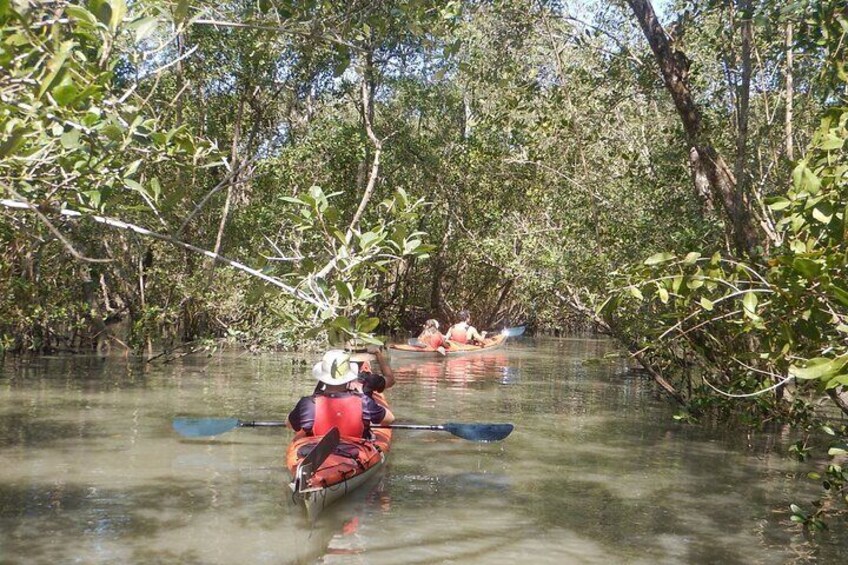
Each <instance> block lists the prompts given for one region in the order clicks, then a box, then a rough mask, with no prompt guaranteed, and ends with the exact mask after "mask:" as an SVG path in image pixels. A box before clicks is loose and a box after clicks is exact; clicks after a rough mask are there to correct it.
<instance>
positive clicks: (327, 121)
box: [0, 0, 848, 525]
mask: <svg viewBox="0 0 848 565" xmlns="http://www.w3.org/2000/svg"><path fill="white" fill-rule="evenodd" d="M666 9H667V13H666V14H665V15H663V16H662V17H661V18H659V19H658V18H657V16H656V14H655V13H654V10H653V7H652V5H651V3H650V2H648V1H646V0H627V1H625V2H613V3H608V2H598V3H579V2H574V3H572V2H565V1H561V2H560V1H538V2H531V1H528V0H498V1H496V2H458V1H450V2H436V1H433V0H403V1H399V2H386V3H382V2H371V1H369V0H353V1H351V2H346V3H332V2H314V1H294V0H259V1H254V0H236V1H232V2H224V3H201V2H190V1H188V0H176V1H158V0H157V1H152V0H141V1H137V2H130V3H128V2H125V1H124V0H90V1H84V2H83V1H80V2H72V1H67V0H60V1H57V2H51V3H43V2H30V1H28V0H0V65H1V66H2V70H3V72H2V73H0V130H2V140H0V191H2V198H3V199H2V201H0V202H2V208H3V212H2V216H0V258H2V259H0V348H2V349H3V350H13V351H47V350H56V349H60V350H79V349H83V350H85V349H91V348H93V347H99V348H101V349H104V350H105V349H108V348H109V347H111V346H115V345H116V344H117V345H119V346H120V347H125V348H127V349H129V350H133V351H139V350H142V349H144V348H147V349H148V350H149V351H152V350H153V349H154V348H159V347H163V346H164V347H177V346H185V345H186V344H189V345H191V346H193V347H196V346H197V345H198V344H201V345H202V344H204V343H206V340H212V339H227V340H231V341H235V342H238V343H240V344H242V345H244V346H246V347H250V348H294V347H300V346H303V345H307V344H309V343H311V342H313V341H314V342H321V341H323V340H326V339H327V338H329V339H330V340H331V341H334V342H338V341H342V340H346V339H349V338H355V339H360V340H363V341H368V342H375V341H377V338H376V337H375V334H376V333H382V334H385V333H389V332H394V331H414V330H416V329H417V328H418V327H419V326H420V323H421V322H422V321H423V320H424V319H425V318H429V317H437V318H439V319H441V320H443V321H447V320H449V319H451V318H453V317H454V315H455V313H456V312H457V311H458V310H460V309H463V308H469V309H471V310H472V312H473V313H474V315H475V317H476V322H477V325H478V326H481V327H483V328H492V327H496V326H498V325H504V324H511V323H515V322H519V321H520V322H527V323H529V324H530V326H531V328H532V329H535V330H537V331H542V332H544V331H548V332H558V331H563V330H573V329H581V328H584V329H585V328H595V329H601V330H603V331H606V332H609V333H611V334H613V335H614V336H616V337H617V338H618V339H620V340H621V341H622V343H623V344H624V345H625V346H626V347H627V349H629V351H630V353H631V355H632V357H633V358H634V359H635V360H637V361H638V362H639V363H641V364H642V366H643V368H644V370H645V371H647V373H648V374H649V375H650V376H651V377H652V378H654V379H655V380H656V381H657V383H658V385H659V386H660V387H661V388H662V390H664V391H665V392H667V393H668V394H669V395H671V396H672V397H673V398H675V399H676V400H677V401H678V402H680V403H681V404H682V405H683V410H682V411H681V416H680V417H681V418H684V419H688V420H694V419H697V418H707V417H714V418H719V417H721V418H730V419H732V420H735V421H741V422H744V423H745V424H746V425H752V426H763V425H766V424H768V423H771V422H787V423H791V424H796V425H798V426H799V428H800V429H802V430H803V431H804V432H805V433H810V434H812V432H815V431H816V430H825V431H826V432H827V433H828V434H832V435H833V436H835V437H836V439H835V440H834V441H835V442H837V443H835V444H834V445H828V447H830V448H832V451H831V452H832V453H833V454H834V455H836V456H839V454H840V453H841V452H840V451H839V450H841V449H843V448H844V429H842V428H841V427H840V425H839V423H838V422H834V420H833V418H834V417H835V415H838V414H841V413H848V400H846V398H845V388H846V386H848V369H847V368H848V349H846V334H848V330H846V327H848V322H846V319H845V316H846V315H848V312H846V309H848V284H846V283H845V275H846V273H845V263H846V248H845V237H846V235H845V234H846V230H845V226H846V223H845V222H846V218H845V214H846V203H848V194H846V192H845V190H846V189H845V186H846V183H845V175H846V170H848V163H847V162H846V160H845V152H844V147H845V137H846V119H848V118H846V116H848V114H846V111H845V108H844V105H845V102H846V100H845V96H846V86H845V85H846V82H848V80H846V79H848V76H846V67H845V60H846V57H845V49H846V47H845V35H846V30H848V20H846V17H848V16H846V13H845V8H844V3H841V2H837V1H835V0H801V1H797V2H791V3H783V2H776V1H762V2H751V1H750V0H701V1H695V0H687V1H684V0H681V1H679V2H676V3H673V4H671V5H670V6H666ZM660 20H662V24H661V23H660ZM646 258H647V259H646ZM823 399H824V400H826V404H823V403H821V402H820V401H821V400H823ZM828 437H831V436H830V435H828ZM814 438H815V436H813V435H810V436H809V437H808V438H807V437H805V439H802V440H801V442H800V443H799V444H798V446H797V449H796V451H797V453H798V454H799V455H801V456H806V455H807V454H808V452H809V450H810V448H811V447H812V446H813V445H815V444H816V443H817V441H818V440H815V439H814ZM838 442H842V443H838ZM819 443H821V442H819ZM826 473H827V474H828V478H827V480H826V484H827V488H828V489H829V490H830V492H833V493H837V494H838V495H839V496H844V494H845V492H844V488H845V486H844V485H845V474H844V472H843V471H842V468H841V467H839V465H838V464H837V463H836V462H833V464H832V465H830V467H829V468H828V469H827V471H826ZM833 499H834V500H836V499H837V497H836V496H834V497H833ZM822 508H824V505H823V506H822ZM820 510H821V509H819V511H820ZM819 511H816V512H807V511H805V510H803V509H800V508H799V509H798V510H797V511H796V512H795V515H796V517H797V519H798V520H799V521H802V522H804V523H806V524H809V525H819V524H820V522H819V514H818V512H819Z"/></svg>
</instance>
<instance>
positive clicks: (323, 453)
mask: <svg viewBox="0 0 848 565" xmlns="http://www.w3.org/2000/svg"><path fill="white" fill-rule="evenodd" d="M340 440H341V435H340V434H339V429H338V428H333V429H331V430H330V431H329V432H327V433H326V434H324V437H322V438H321V441H319V442H318V443H316V444H315V447H313V448H312V451H310V452H309V454H308V455H307V456H306V457H304V458H303V462H302V463H301V465H304V466H305V465H310V468H311V469H312V472H313V473H314V472H315V471H317V470H318V468H319V467H321V463H323V462H324V461H326V460H327V457H329V456H330V455H332V453H333V450H335V449H336V447H338V446H339V441H340Z"/></svg>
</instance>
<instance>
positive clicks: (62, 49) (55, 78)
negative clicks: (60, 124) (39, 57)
mask: <svg viewBox="0 0 848 565" xmlns="http://www.w3.org/2000/svg"><path fill="white" fill-rule="evenodd" d="M74 45H76V42H74V41H71V40H69V41H63V42H62V44H61V45H60V46H59V50H58V51H56V52H55V53H53V56H52V57H50V61H48V63H47V66H46V69H47V74H45V75H44V78H43V79H41V83H40V85H39V87H38V98H41V97H42V96H44V93H45V92H47V91H48V90H50V89H51V88H52V87H53V86H54V85H55V84H57V83H58V82H59V80H60V79H61V75H62V72H63V70H64V66H65V61H67V59H68V55H69V54H70V53H71V49H73V47H74Z"/></svg>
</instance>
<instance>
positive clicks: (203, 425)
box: [173, 418, 514, 441]
mask: <svg viewBox="0 0 848 565" xmlns="http://www.w3.org/2000/svg"><path fill="white" fill-rule="evenodd" d="M285 425H286V423H285V422H279V421H273V420H272V421H254V420H239V419H238V418H177V419H175V420H174V423H173V427H174V431H176V432H177V433H178V434H180V435H181V436H184V437H207V436H216V435H218V434H223V433H225V432H229V431H231V430H234V429H236V428H260V427H261V428H272V427H273V428H280V427H284V426H285ZM371 427H372V428H387V429H391V430H430V431H434V432H448V433H449V434H453V435H455V436H456V437H458V438H462V439H467V440H470V441H500V440H502V439H504V438H505V437H507V436H508V435H509V434H511V433H512V430H513V429H514V426H513V425H512V424H460V423H456V422H448V423H446V424H434V425H420V424H390V425H387V426H381V425H372V426H371Z"/></svg>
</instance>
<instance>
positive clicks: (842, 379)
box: [824, 374, 848, 435]
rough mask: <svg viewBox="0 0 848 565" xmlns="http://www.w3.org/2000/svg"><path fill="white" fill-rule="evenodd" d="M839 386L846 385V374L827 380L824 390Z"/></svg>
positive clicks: (847, 377) (847, 378)
mask: <svg viewBox="0 0 848 565" xmlns="http://www.w3.org/2000/svg"><path fill="white" fill-rule="evenodd" d="M839 386H848V375H845V374H842V375H837V376H835V377H833V378H832V379H830V380H829V381H827V384H826V385H825V387H824V388H825V389H826V390H831V389H834V388H836V387H839ZM830 435H833V434H830Z"/></svg>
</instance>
